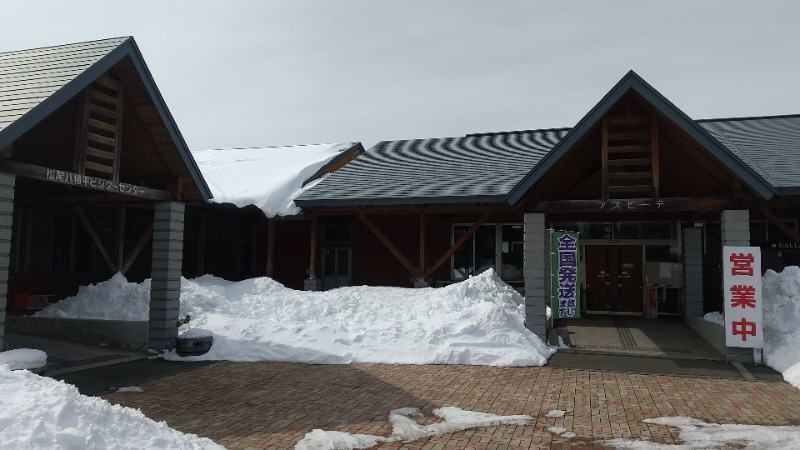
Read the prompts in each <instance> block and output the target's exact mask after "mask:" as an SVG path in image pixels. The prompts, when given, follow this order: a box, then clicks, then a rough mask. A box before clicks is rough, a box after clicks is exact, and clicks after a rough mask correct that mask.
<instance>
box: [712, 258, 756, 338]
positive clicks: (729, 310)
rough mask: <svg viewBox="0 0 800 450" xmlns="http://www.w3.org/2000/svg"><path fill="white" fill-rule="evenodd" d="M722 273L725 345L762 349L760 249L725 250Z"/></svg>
mask: <svg viewBox="0 0 800 450" xmlns="http://www.w3.org/2000/svg"><path fill="white" fill-rule="evenodd" d="M722 270H723V274H722V281H723V283H722V284H723V290H724V292H723V298H724V303H725V345H727V346H728V347H746V348H751V347H752V348H762V347H763V345H764V332H763V329H764V327H763V308H762V304H763V301H762V294H761V249H760V248H759V247H727V246H726V247H723V248H722Z"/></svg>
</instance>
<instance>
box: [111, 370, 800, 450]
mask: <svg viewBox="0 0 800 450" xmlns="http://www.w3.org/2000/svg"><path fill="white" fill-rule="evenodd" d="M165 364H168V363H165ZM141 387H142V388H144V390H145V392H143V393H110V394H105V395H103V397H104V398H106V399H108V400H109V401H111V402H113V403H120V404H122V405H125V406H130V407H134V408H140V409H141V410H142V412H144V413H145V414H146V415H147V416H148V417H150V418H152V419H155V420H158V421H162V420H163V421H166V422H167V423H168V424H169V425H170V426H172V427H174V428H177V429H179V430H181V431H184V432H188V433H195V434H199V435H201V436H207V437H209V438H211V439H213V440H214V441H216V442H217V443H219V444H221V445H223V446H225V447H227V448H229V449H268V448H270V449H272V448H275V449H278V448H293V447H294V445H295V444H296V443H297V442H298V441H299V440H300V439H302V438H303V436H304V435H305V434H306V433H307V432H309V431H311V430H312V429H314V428H321V429H323V430H339V431H345V432H351V433H365V434H376V435H383V436H388V435H389V434H390V433H391V426H390V425H389V423H388V414H389V411H391V410H392V409H394V408H398V407H403V406H416V407H418V408H420V409H421V410H422V412H423V413H424V414H425V417H424V418H423V419H421V420H420V423H423V424H427V423H432V422H434V421H436V419H435V418H434V417H432V414H431V410H432V409H434V408H438V407H441V406H456V407H460V408H463V409H466V410H471V411H482V412H489V413H493V414H500V415H512V414H528V415H531V416H533V417H534V421H533V422H531V423H530V424H529V425H523V426H515V425H502V426H496V427H487V428H477V429H471V430H467V431H463V432H459V433H453V434H446V435H443V436H438V437H433V438H429V439H422V440H419V441H414V442H409V443H391V444H388V443H387V444H383V445H379V446H378V447H376V448H381V449H397V448H403V449H442V450H444V449H528V448H535V449H548V448H549V449H590V448H602V447H601V446H599V444H597V443H596V441H598V440H601V439H610V438H617V437H622V438H641V437H644V438H647V439H649V440H652V441H654V442H660V443H676V437H677V432H676V431H675V430H671V429H670V428H668V427H666V426H658V425H650V424H645V423H642V422H641V420H642V419H645V418H652V417H661V416H690V417H696V418H699V419H704V420H706V421H709V422H715V423H740V424H758V425H800V390H798V389H795V388H793V387H792V386H790V385H789V384H787V383H784V382H764V381H746V380H730V379H716V378H691V377H675V376H653V375H639V374H626V373H617V372H601V371H589V370H573V369H559V368H548V367H543V368H495V367H474V366H400V365H353V366H315V365H303V364H288V363H267V362H261V363H230V362H221V363H217V364H214V365H210V366H204V367H201V368H198V369H196V370H192V371H189V372H184V373H181V374H178V375H175V376H171V377H168V378H163V379H160V380H157V381H153V382H149V383H145V384H142V385H141ZM555 409H560V410H564V411H566V414H565V415H564V417H560V418H551V417H545V415H546V414H547V413H548V412H549V411H551V410H555ZM550 427H563V428H566V429H567V430H568V431H571V432H573V433H575V434H576V437H574V438H566V437H562V436H559V435H557V434H554V433H552V432H550V431H548V428H550Z"/></svg>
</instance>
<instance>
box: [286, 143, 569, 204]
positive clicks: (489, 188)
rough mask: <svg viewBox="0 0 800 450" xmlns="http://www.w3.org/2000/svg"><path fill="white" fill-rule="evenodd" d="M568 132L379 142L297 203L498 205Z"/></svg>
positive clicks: (327, 178)
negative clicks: (479, 203) (478, 203)
mask: <svg viewBox="0 0 800 450" xmlns="http://www.w3.org/2000/svg"><path fill="white" fill-rule="evenodd" d="M567 131H568V130H567V129H551V130H536V131H520V132H512V133H494V134H481V135H470V136H466V137H458V138H441V139H415V140H404V141H384V142H380V143H378V144H376V145H375V146H374V147H372V148H370V149H369V150H367V152H366V153H364V154H363V155H361V156H360V157H358V158H356V159H355V160H354V161H352V162H350V163H349V164H347V165H346V166H344V167H342V168H341V169H339V170H337V171H336V172H334V173H332V174H331V175H329V176H328V177H326V178H325V179H323V180H322V181H321V182H320V183H319V184H317V185H316V186H314V187H313V188H311V189H309V190H307V191H305V192H304V193H303V194H301V195H300V196H299V197H298V198H297V199H296V200H295V202H296V204H297V205H298V206H300V207H315V206H367V205H370V206H374V205H409V204H419V205H424V204H444V203H447V204H464V203H476V202H481V203H482V202H494V203H501V202H503V201H504V199H505V197H506V195H508V193H509V192H510V191H511V189H512V188H513V187H514V186H515V185H516V184H517V183H518V182H519V180H520V179H522V177H524V176H525V174H526V173H527V172H528V171H529V170H530V168H531V167H534V166H535V165H536V164H537V163H538V162H539V160H541V159H542V158H543V157H544V156H545V155H546V154H547V152H548V151H549V150H550V149H551V148H552V147H553V146H554V145H556V144H557V143H558V142H559V140H561V138H563V137H564V135H565V134H566V133H567Z"/></svg>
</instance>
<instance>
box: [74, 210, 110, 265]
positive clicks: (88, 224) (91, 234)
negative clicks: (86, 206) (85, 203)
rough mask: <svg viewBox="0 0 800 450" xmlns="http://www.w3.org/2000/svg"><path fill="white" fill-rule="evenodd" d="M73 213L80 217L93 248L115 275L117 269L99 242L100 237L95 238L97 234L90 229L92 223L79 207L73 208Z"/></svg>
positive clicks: (92, 228)
mask: <svg viewBox="0 0 800 450" xmlns="http://www.w3.org/2000/svg"><path fill="white" fill-rule="evenodd" d="M75 211H76V212H77V213H78V217H80V219H81V222H83V226H84V227H85V228H86V232H87V233H89V237H90V238H92V242H94V245H95V247H97V250H98V251H99V252H100V255H101V256H102V257H103V259H104V260H105V261H106V264H107V265H108V268H109V269H111V272H113V273H116V272H117V270H118V268H117V267H116V265H114V261H113V260H112V259H111V256H109V254H108V251H106V248H105V247H104V246H103V242H102V241H101V240H100V237H99V236H97V233H96V232H95V231H94V227H92V223H91V222H90V221H89V218H88V217H86V212H85V211H84V210H83V208H81V207H80V206H76V207H75Z"/></svg>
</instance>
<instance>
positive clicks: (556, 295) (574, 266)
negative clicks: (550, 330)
mask: <svg viewBox="0 0 800 450" xmlns="http://www.w3.org/2000/svg"><path fill="white" fill-rule="evenodd" d="M578 248H579V247H578V233H577V232H573V231H553V234H552V241H551V247H550V249H551V251H550V253H551V254H552V255H553V261H552V266H551V267H552V269H553V273H552V278H553V295H552V308H553V318H554V319H577V318H579V317H580V316H581V302H580V301H581V298H580V297H581V290H580V286H581V265H580V261H579V256H578V255H579V253H578Z"/></svg>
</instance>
